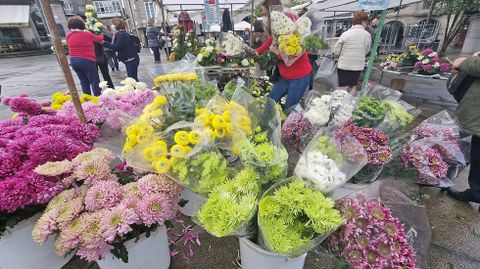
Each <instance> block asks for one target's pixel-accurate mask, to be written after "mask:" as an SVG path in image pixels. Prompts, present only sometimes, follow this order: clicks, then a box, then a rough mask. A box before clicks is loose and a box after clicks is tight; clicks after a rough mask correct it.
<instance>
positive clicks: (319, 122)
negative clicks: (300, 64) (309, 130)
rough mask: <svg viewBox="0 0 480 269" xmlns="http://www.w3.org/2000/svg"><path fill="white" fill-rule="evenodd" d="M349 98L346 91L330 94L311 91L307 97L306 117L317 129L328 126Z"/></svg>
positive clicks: (338, 90) (336, 91) (339, 90)
mask: <svg viewBox="0 0 480 269" xmlns="http://www.w3.org/2000/svg"><path fill="white" fill-rule="evenodd" d="M348 96H349V94H348V92H347V91H345V90H341V89H337V90H335V91H333V92H331V93H329V94H321V93H318V92H315V91H310V92H309V93H307V96H306V97H305V111H306V112H305V117H306V118H307V119H308V120H309V121H310V122H311V123H312V124H313V125H314V126H315V127H316V130H318V129H319V128H320V127H322V126H325V125H327V124H328V123H329V122H330V121H331V120H332V118H333V117H334V116H335V115H336V114H337V113H338V112H339V111H340V110H341V108H342V105H343V103H344V100H345V98H347V97H348Z"/></svg>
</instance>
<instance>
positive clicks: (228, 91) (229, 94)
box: [222, 78, 245, 101]
mask: <svg viewBox="0 0 480 269" xmlns="http://www.w3.org/2000/svg"><path fill="white" fill-rule="evenodd" d="M244 85H245V81H244V80H243V79H241V78H234V79H232V80H230V81H229V82H228V83H227V84H226V85H225V87H224V88H223V91H222V96H223V97H224V98H225V99H227V100H228V101H230V100H232V98H233V95H234V94H235V92H236V91H237V90H238V89H241V88H242V87H243V86H244Z"/></svg>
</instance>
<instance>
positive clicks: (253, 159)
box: [232, 91, 288, 185]
mask: <svg viewBox="0 0 480 269" xmlns="http://www.w3.org/2000/svg"><path fill="white" fill-rule="evenodd" d="M232 100H234V101H235V102H236V103H238V104H240V105H242V106H243V107H244V108H246V111H248V114H249V116H250V117H249V119H250V125H251V126H252V129H253V130H254V132H253V133H252V135H246V134H245V133H241V132H240V133H236V135H237V137H236V138H234V151H233V152H234V153H238V155H239V157H240V159H241V160H242V162H243V163H244V165H245V166H252V167H254V168H255V170H256V172H257V173H258V174H259V175H260V179H261V184H262V185H266V184H267V185H268V184H271V183H272V182H274V181H275V180H278V179H279V178H282V177H284V176H286V172H287V168H288V163H287V159H288V153H287V150H286V149H285V147H284V146H283V144H282V140H281V118H280V111H279V109H278V108H277V105H276V103H275V101H274V100H273V99H270V98H268V97H258V98H253V97H252V96H251V95H250V94H248V93H246V92H245V91H238V92H236V93H235V94H234V97H233V99H232ZM240 124H242V123H241V122H240Z"/></svg>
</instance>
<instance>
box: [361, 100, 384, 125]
mask: <svg viewBox="0 0 480 269" xmlns="http://www.w3.org/2000/svg"><path fill="white" fill-rule="evenodd" d="M386 111H387V109H386V105H385V104H384V103H383V102H382V101H381V100H380V99H377V98H375V97H369V96H364V97H360V99H359V100H358V102H357V105H356V107H355V110H354V111H353V114H352V121H353V123H354V124H355V125H357V126H363V127H376V126H378V125H379V124H380V123H381V122H382V121H383V119H384V117H385V114H386Z"/></svg>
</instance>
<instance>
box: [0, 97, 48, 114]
mask: <svg viewBox="0 0 480 269" xmlns="http://www.w3.org/2000/svg"><path fill="white" fill-rule="evenodd" d="M2 103H3V104H4V105H6V106H8V107H10V110H12V111H13V112H16V113H20V114H22V115H25V116H33V115H39V114H40V113H42V105H41V104H39V103H38V102H37V101H35V100H33V99H30V98H28V97H27V96H26V95H21V96H17V97H7V98H4V99H3V100H2Z"/></svg>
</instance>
